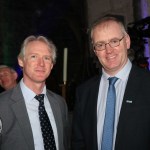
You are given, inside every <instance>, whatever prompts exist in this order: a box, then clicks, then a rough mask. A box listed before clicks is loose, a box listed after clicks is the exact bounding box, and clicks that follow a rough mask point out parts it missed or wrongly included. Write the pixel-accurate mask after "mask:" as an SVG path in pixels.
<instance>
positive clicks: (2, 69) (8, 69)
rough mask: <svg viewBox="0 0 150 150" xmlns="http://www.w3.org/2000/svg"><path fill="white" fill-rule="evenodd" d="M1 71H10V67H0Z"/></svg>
mask: <svg viewBox="0 0 150 150" xmlns="http://www.w3.org/2000/svg"><path fill="white" fill-rule="evenodd" d="M2 72H10V68H0V73H2Z"/></svg>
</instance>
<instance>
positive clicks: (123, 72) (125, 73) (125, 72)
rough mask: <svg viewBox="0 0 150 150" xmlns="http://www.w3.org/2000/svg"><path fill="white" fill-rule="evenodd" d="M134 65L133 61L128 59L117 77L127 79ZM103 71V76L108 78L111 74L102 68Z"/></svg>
mask: <svg viewBox="0 0 150 150" xmlns="http://www.w3.org/2000/svg"><path fill="white" fill-rule="evenodd" d="M131 67H132V63H131V62H130V60H129V59H128V61H127V63H126V64H125V66H124V67H123V68H122V69H121V70H120V71H119V72H118V73H117V74H116V75H115V77H117V78H119V79H121V80H126V79H127V78H128V76H129V73H130V70H131ZM102 72H103V77H104V78H105V79H106V80H107V79H108V78H109V77H110V75H108V74H107V73H106V72H105V71H104V69H102Z"/></svg>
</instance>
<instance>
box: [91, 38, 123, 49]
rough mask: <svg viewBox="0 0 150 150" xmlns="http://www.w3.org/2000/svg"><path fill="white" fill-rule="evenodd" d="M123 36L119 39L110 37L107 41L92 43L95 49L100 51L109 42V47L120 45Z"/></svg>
mask: <svg viewBox="0 0 150 150" xmlns="http://www.w3.org/2000/svg"><path fill="white" fill-rule="evenodd" d="M124 37H125V36H123V37H122V38H121V39H112V40H110V41H109V43H102V42H97V43H96V44H94V45H93V47H94V50H95V51H102V50H105V49H106V45H107V44H109V46H110V47H111V48H113V47H117V46H119V45H120V41H121V40H122V39H123V38H124Z"/></svg>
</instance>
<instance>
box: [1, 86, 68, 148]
mask: <svg viewBox="0 0 150 150" xmlns="http://www.w3.org/2000/svg"><path fill="white" fill-rule="evenodd" d="M47 96H48V99H49V102H50V104H51V107H52V111H53V114H54V118H55V122H56V127H57V131H58V142H59V148H60V150H66V149H67V146H68V144H67V139H66V138H67V128H68V116H67V115H68V114H67V107H66V103H65V100H64V99H63V98H62V97H61V96H59V95H57V94H55V93H53V92H51V91H48V90H47ZM0 119H1V122H2V131H1V135H0V150H34V141H33V135H32V130H31V125H30V122H29V117H28V114H27V109H26V106H25V102H24V99H23V95H22V92H21V89H20V85H19V84H18V85H17V87H15V88H14V89H11V90H9V91H6V92H3V93H1V94H0Z"/></svg>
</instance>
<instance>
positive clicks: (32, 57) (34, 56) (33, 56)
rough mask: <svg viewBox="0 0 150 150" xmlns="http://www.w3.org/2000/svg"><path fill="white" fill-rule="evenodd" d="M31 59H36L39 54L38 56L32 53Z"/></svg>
mask: <svg viewBox="0 0 150 150" xmlns="http://www.w3.org/2000/svg"><path fill="white" fill-rule="evenodd" d="M29 59H30V60H35V59H37V56H36V55H30V56H29Z"/></svg>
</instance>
